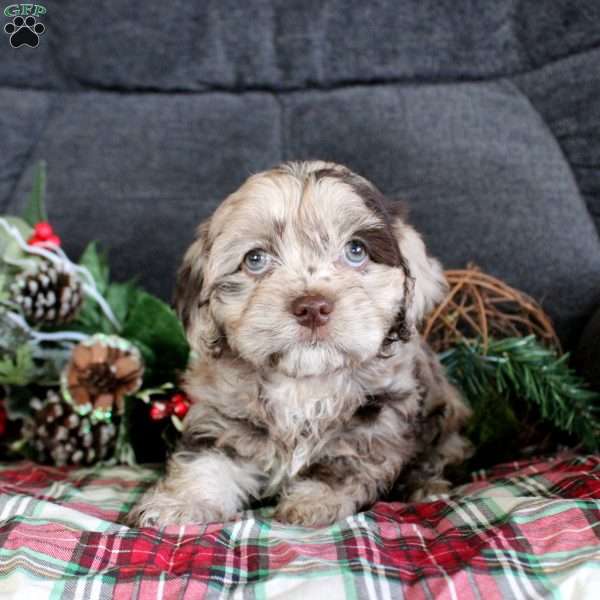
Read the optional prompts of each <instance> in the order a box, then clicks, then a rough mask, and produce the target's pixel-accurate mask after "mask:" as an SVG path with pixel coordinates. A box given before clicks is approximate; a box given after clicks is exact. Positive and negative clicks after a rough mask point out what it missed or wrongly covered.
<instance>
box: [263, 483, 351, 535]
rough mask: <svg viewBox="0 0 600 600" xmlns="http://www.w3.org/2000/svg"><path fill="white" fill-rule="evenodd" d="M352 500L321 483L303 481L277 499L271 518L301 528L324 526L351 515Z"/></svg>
mask: <svg viewBox="0 0 600 600" xmlns="http://www.w3.org/2000/svg"><path fill="white" fill-rule="evenodd" d="M355 509H356V503H355V502H354V501H353V500H352V499H351V498H348V497H346V496H343V495H341V494H338V493H335V492H334V491H333V490H332V489H331V488H330V487H329V486H328V485H325V484H323V483H321V482H313V481H303V482H301V483H298V484H296V485H294V487H293V488H292V489H291V490H290V491H289V492H288V493H286V494H285V495H284V496H283V497H282V498H281V500H280V502H279V504H278V505H277V507H276V509H275V519H276V520H277V521H279V522H281V523H288V524H290V525H301V526H303V527H318V526H321V527H323V526H326V525H331V524H332V523H335V522H336V521H339V520H340V519H343V518H345V517H348V516H349V515H351V514H353V513H354V511H355Z"/></svg>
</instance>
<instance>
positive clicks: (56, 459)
mask: <svg viewBox="0 0 600 600" xmlns="http://www.w3.org/2000/svg"><path fill="white" fill-rule="evenodd" d="M31 407H32V408H33V409H34V413H33V415H32V416H31V417H29V418H28V419H26V420H25V422H24V424H23V436H24V438H25V439H26V440H27V442H28V444H29V446H30V448H31V449H32V451H33V454H34V456H35V458H36V460H37V461H38V462H41V463H46V464H53V465H55V466H57V467H64V466H65V465H81V466H83V465H91V464H93V463H95V462H97V461H100V460H105V459H107V458H109V457H110V456H111V455H112V453H113V451H114V448H115V443H116V436H117V429H116V427H115V424H114V423H112V422H107V421H99V422H94V421H93V420H92V419H91V418H90V417H89V416H82V415H79V414H77V412H76V411H75V409H74V408H73V406H72V405H71V404H69V403H68V402H66V401H65V400H63V399H62V398H61V397H60V396H59V394H57V393H56V392H54V391H49V392H48V393H47V394H46V398H45V400H44V401H42V400H40V399H39V398H33V399H32V401H31Z"/></svg>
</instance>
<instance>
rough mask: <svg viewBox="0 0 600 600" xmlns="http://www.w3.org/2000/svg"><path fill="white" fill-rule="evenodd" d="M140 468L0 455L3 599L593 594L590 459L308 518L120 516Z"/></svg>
mask: <svg viewBox="0 0 600 600" xmlns="http://www.w3.org/2000/svg"><path fill="white" fill-rule="evenodd" d="M156 477H157V473H156V472H155V471H152V470H150V469H147V468H129V467H97V468H94V469H79V470H67V469H54V468H48V467H40V466H37V465H33V464H30V463H18V464H7V465H4V466H1V467H0V493H1V496H0V598H18V599H21V600H22V599H29V600H37V599H41V598H81V599H84V600H94V599H98V598H116V599H120V598H123V599H127V600H130V599H132V598H144V599H145V598H159V599H160V598H173V599H175V598H177V599H181V598H223V597H229V596H233V597H238V598H286V599H287V598H302V599H304V600H306V599H310V598H327V600H335V599H336V598H390V599H391V598H423V599H430V598H449V599H452V600H468V599H470V598H473V599H477V600H480V599H484V600H493V599H495V598H517V599H523V598H550V597H552V598H554V597H562V598H577V599H578V600H580V599H581V598H593V599H595V600H597V599H598V598H600V543H599V538H600V457H595V456H588V457H574V456H571V455H562V456H558V457H555V458H553V459H551V460H545V461H538V462H530V463H513V464H506V465H502V466H499V467H496V468H495V469H493V470H491V471H490V472H487V473H479V474H478V475H477V476H476V477H475V479H474V481H473V482H472V483H470V484H468V485H465V486H462V488H458V489H456V491H455V493H453V494H451V495H450V496H444V497H439V498H437V499H434V500H433V501H429V502H423V503H416V504H402V503H379V504H377V505H376V506H375V507H374V508H373V509H372V510H370V511H368V512H365V513H361V514H358V515H355V516H353V517H350V518H348V519H345V520H343V521H341V522H339V523H337V524H335V525H334V526H332V527H327V528H323V529H303V528H297V527H289V526H283V525H280V524H278V523H276V522H275V521H273V520H272V519H270V518H269V514H270V512H269V509H262V510H260V511H252V512H246V513H243V514H242V515H241V517H240V519H239V520H237V521H235V522H232V523H226V524H221V523H219V524H211V525H208V526H188V527H185V528H184V527H181V528H178V527H176V528H167V529H164V530H156V529H149V528H148V529H131V528H129V527H126V526H124V525H122V524H120V520H121V519H122V517H123V516H124V515H125V514H126V513H127V511H128V510H129V509H130V507H131V506H132V504H133V503H134V502H135V500H136V498H137V497H138V496H139V494H140V493H141V492H142V490H143V489H144V488H145V487H146V486H147V485H149V484H150V483H151V482H152V481H153V480H154V479H155V478H156Z"/></svg>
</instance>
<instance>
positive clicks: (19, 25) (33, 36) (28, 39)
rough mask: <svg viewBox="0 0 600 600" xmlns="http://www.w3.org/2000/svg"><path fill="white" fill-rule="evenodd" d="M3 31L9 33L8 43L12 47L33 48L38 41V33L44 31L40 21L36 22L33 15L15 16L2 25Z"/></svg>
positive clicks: (40, 33)
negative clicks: (10, 21)
mask: <svg viewBox="0 0 600 600" xmlns="http://www.w3.org/2000/svg"><path fill="white" fill-rule="evenodd" d="M4 31H5V32H6V33H8V35H10V45H11V46H12V47H13V48H19V46H29V47H30V48H35V47H36V46H37V45H38V44H39V43H40V37H39V36H40V35H42V33H44V31H46V28H45V27H44V26H43V25H42V23H38V22H37V20H36V18H35V17H32V16H29V17H27V18H26V19H24V18H23V17H15V18H14V19H13V20H12V23H7V24H6V25H5V26H4Z"/></svg>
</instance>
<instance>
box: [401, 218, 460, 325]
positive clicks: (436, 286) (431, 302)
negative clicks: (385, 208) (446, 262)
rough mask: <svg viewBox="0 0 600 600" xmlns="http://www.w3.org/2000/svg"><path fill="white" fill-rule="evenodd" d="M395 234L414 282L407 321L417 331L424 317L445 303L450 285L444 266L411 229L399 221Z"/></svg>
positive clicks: (408, 300) (408, 301)
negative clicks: (441, 303)
mask: <svg viewBox="0 0 600 600" xmlns="http://www.w3.org/2000/svg"><path fill="white" fill-rule="evenodd" d="M394 232H395V234H396V239H397V240H398V246H399V248H400V254H401V255H402V257H403V260H404V262H405V265H406V267H407V269H408V276H409V277H410V278H411V279H412V284H411V285H410V286H409V292H410V294H409V296H410V297H409V298H407V305H406V308H405V310H406V317H407V318H408V320H409V322H410V324H411V325H414V326H415V327H418V326H419V325H420V324H421V322H422V320H423V318H424V317H425V315H427V314H428V313H429V312H430V311H431V310H432V309H433V308H434V307H435V305H436V304H438V303H439V302H441V301H442V299H443V298H444V296H445V294H446V292H447V290H448V283H447V282H446V278H445V277H444V271H443V269H442V265H441V264H440V263H439V262H438V261H437V260H436V259H435V258H432V257H430V256H429V255H428V254H427V250H426V248H425V244H424V242H423V240H422V239H421V236H420V235H419V234H418V233H417V232H416V231H415V230H414V229H413V228H412V227H411V226H410V225H407V224H406V223H404V222H403V221H402V220H401V219H398V220H397V221H396V222H395V223H394ZM410 287H412V290H410Z"/></svg>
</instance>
